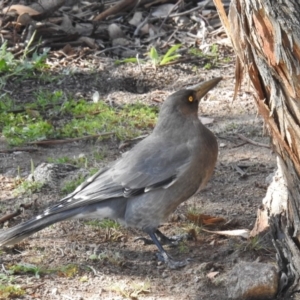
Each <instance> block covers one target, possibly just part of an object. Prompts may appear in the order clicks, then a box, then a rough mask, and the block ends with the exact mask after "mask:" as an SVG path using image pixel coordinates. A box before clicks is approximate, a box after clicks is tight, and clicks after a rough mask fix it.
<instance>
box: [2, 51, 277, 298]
mask: <svg viewBox="0 0 300 300" xmlns="http://www.w3.org/2000/svg"><path fill="white" fill-rule="evenodd" d="M231 55H232V54H231ZM97 64H98V67H99V68H98V71H97V72H96V73H92V74H91V73H88V72H81V73H76V74H72V75H65V76H61V79H60V80H59V82H57V81H56V82H53V83H48V84H43V82H38V81H35V80H28V81H26V82H20V83H17V82H14V83H11V84H10V85H8V87H7V89H8V90H10V91H11V92H12V97H14V98H15V99H17V100H18V101H32V99H33V94H34V92H35V91H36V90H37V88H43V89H48V90H50V91H53V90H55V89H62V90H63V91H64V92H66V93H70V94H72V95H75V96H76V97H79V96H84V97H86V98H88V99H91V97H92V94H93V93H94V92H95V91H98V92H99V93H100V95H101V97H102V99H103V100H104V101H108V102H110V103H121V104H122V103H124V102H130V101H131V102H134V101H144V102H147V103H149V104H153V105H160V102H163V100H164V99H165V97H166V96H167V95H169V94H170V93H172V92H174V91H176V90H178V89H180V88H181V87H185V86H187V85H190V84H195V83H197V82H199V81H201V80H205V79H209V78H211V77H216V76H224V80H223V81H222V82H221V83H220V84H219V85H218V86H217V87H216V88H215V89H214V90H213V91H211V92H210V93H209V95H208V96H207V97H206V98H205V99H203V101H202V103H201V108H200V111H199V115H200V116H201V117H206V118H210V119H211V120H210V121H209V124H207V126H208V127H209V128H210V129H211V130H212V131H213V132H214V133H215V134H216V136H217V138H218V143H219V159H218V163H217V166H216V169H215V172H214V175H213V177H212V179H211V180H210V182H209V184H208V186H207V188H206V189H205V190H204V191H202V192H201V193H199V194H197V195H195V196H194V197H193V198H192V199H190V200H188V201H187V202H185V203H183V204H182V205H181V206H180V207H178V209H177V210H176V211H175V212H174V215H173V216H171V217H170V221H169V222H168V223H166V224H163V226H162V227H161V228H160V229H161V231H162V232H163V233H165V234H166V235H167V236H172V235H174V234H179V233H183V232H186V231H188V230H191V225H190V222H189V221H188V220H186V217H185V214H186V212H187V211H188V209H189V208H191V207H193V208H195V210H197V211H201V213H203V214H208V215H212V216H217V217H223V218H224V219H225V220H226V221H227V222H229V221H230V223H229V225H226V229H240V228H247V229H250V230H251V229H252V227H253V225H254V222H255V217H256V211H257V209H258V207H259V206H260V204H261V201H262V199H263V197H264V195H265V193H266V187H267V183H266V178H267V176H268V175H269V174H271V173H272V172H273V171H274V168H275V155H274V154H273V152H272V150H271V149H270V148H266V147H260V146H257V145H253V144H250V143H246V142H245V141H244V140H242V139H240V138H239V135H243V136H246V137H247V138H249V139H251V140H253V141H255V142H259V143H263V144H266V145H268V144H269V138H268V136H267V135H266V134H265V133H264V131H263V122H262V120H261V118H260V117H259V116H258V115H257V113H256V108H255V104H254V101H253V98H252V94H251V91H249V90H247V87H246V86H244V87H243V88H242V90H241V91H240V92H239V95H238V98H237V99H236V100H235V101H233V100H232V97H233V90H234V64H233V62H231V63H226V64H225V63H224V65H219V66H218V67H217V68H214V69H212V70H208V71H207V70H204V69H203V68H202V67H201V65H199V66H197V67H195V65H194V64H193V65H192V64H178V65H173V66H168V67H164V68H158V69H157V70H154V69H153V68H152V67H151V66H142V69H140V67H138V66H137V65H131V64H125V65H121V66H115V65H114V64H113V63H112V61H111V60H110V59H107V60H104V59H103V60H102V61H99V62H97ZM206 121H207V119H206ZM1 141H2V142H3V143H1V146H0V147H1V148H0V149H6V148H7V146H6V144H5V140H4V139H3V138H2V140H1ZM119 145H120V141H118V140H117V139H116V138H115V137H114V136H112V137H111V138H110V139H108V140H105V141H88V142H86V141H85V142H84V141H82V142H76V143H72V144H65V145H58V146H52V147H43V148H42V147H40V148H38V151H36V152H32V153H28V152H14V153H10V154H7V153H6V154H0V172H1V173H2V175H1V177H0V187H1V190H0V199H1V215H5V214H6V213H8V212H12V211H14V210H15V208H17V207H18V206H19V205H20V204H21V203H34V205H33V207H32V208H31V209H28V210H25V211H24V212H23V213H22V214H21V215H20V216H18V217H16V218H15V219H14V220H11V221H9V224H6V226H7V225H9V226H11V225H13V224H16V223H19V222H21V221H22V220H25V219H28V218H29V217H30V216H32V215H33V214H36V213H37V212H38V211H40V210H42V209H43V208H45V207H46V206H47V205H49V203H50V202H54V201H56V200H59V198H60V197H61V196H60V194H59V192H58V191H56V190H49V189H42V191H41V192H39V193H35V194H33V195H30V196H18V197H15V196H14V194H13V192H12V186H13V182H14V180H15V178H16V176H17V175H18V174H20V175H21V176H23V177H25V176H28V175H29V174H30V168H31V167H30V165H31V160H33V162H34V165H35V166H38V165H39V164H41V163H43V162H46V161H47V158H49V157H53V158H55V157H60V156H69V157H78V156H79V155H81V154H85V155H86V157H89V154H90V153H92V152H93V151H95V150H99V151H105V153H107V155H106V157H105V160H104V161H103V163H101V164H98V165H97V164H96V163H95V165H96V166H97V167H101V166H103V165H104V164H106V163H108V162H109V161H112V160H114V159H116V158H117V157H119V156H120V155H121V153H122V152H123V151H124V149H119ZM127 149H128V148H127ZM127 149H126V150H127ZM239 168H240V169H239ZM240 170H242V171H244V172H245V174H243V173H242V172H239V171H240ZM203 228H204V229H209V230H217V229H224V228H225V227H224V226H223V227H222V226H219V227H203ZM141 235H143V233H142V232H138V231H135V230H132V229H125V228H122V229H117V230H112V229H111V230H106V229H101V228H97V227H93V226H90V225H87V224H86V223H84V222H83V221H65V222H62V223H58V224H55V225H53V226H51V227H50V228H47V229H45V230H43V231H41V232H39V233H37V234H35V235H34V236H32V237H30V238H28V239H26V240H25V241H24V242H22V243H20V244H19V245H17V246H15V247H14V248H7V249H3V250H2V252H1V264H2V266H3V269H2V271H1V272H2V273H3V272H5V269H8V268H9V267H10V266H12V265H16V264H18V263H22V264H25V263H27V264H33V265H35V266H38V267H39V268H44V269H55V268H61V267H62V266H67V265H70V264H71V265H74V272H73V273H72V272H71V271H70V272H52V273H49V274H43V273H41V274H40V276H34V275H33V274H19V275H17V277H16V282H17V283H18V284H19V285H20V286H21V287H23V288H24V289H25V290H26V294H25V295H24V297H23V298H22V299H45V300H46V299H74V300H75V299H78V300H79V299H149V300H150V299H170V300H182V299H218V300H223V299H224V300H225V299H227V292H226V278H227V274H228V271H229V270H230V269H231V268H232V267H233V265H234V264H235V263H237V262H238V261H241V260H244V261H255V260H256V261H269V262H270V261H271V262H275V254H274V252H273V251H272V248H271V247H270V244H269V242H268V240H267V237H265V239H262V240H260V241H259V243H258V244H255V243H254V242H253V241H250V240H249V241H247V240H243V239H242V238H238V237H235V238H234V237H224V236H220V235H216V234H212V233H207V232H205V231H201V230H200V232H199V233H197V234H195V236H194V240H192V241H186V242H185V243H184V244H181V245H179V246H177V247H172V248H167V251H169V253H170V254H171V255H172V256H174V257H175V258H178V259H184V258H187V257H189V258H191V261H190V263H189V264H188V265H187V266H186V267H184V268H182V269H179V270H169V269H168V268H167V267H166V266H165V265H164V264H161V263H160V262H158V261H157V259H156V255H155V253H156V252H157V249H156V247H155V246H154V245H143V243H142V242H141V241H138V242H137V241H135V239H136V238H137V237H138V236H141ZM99 253H102V254H103V255H102V256H101V257H103V259H98V260H93V259H91V258H92V257H93V254H99ZM212 272H219V273H218V274H217V275H216V276H215V277H213V278H211V279H210V278H209V277H208V276H207V275H211V273H212Z"/></svg>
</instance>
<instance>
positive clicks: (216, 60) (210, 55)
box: [189, 44, 231, 70]
mask: <svg viewBox="0 0 300 300" xmlns="http://www.w3.org/2000/svg"><path fill="white" fill-rule="evenodd" d="M189 54H191V55H193V56H196V57H199V58H203V59H205V61H206V63H205V64H204V66H203V68H204V69H205V70H210V69H213V68H217V67H218V66H220V65H221V64H222V63H228V62H230V61H231V58H230V57H225V58H221V57H220V53H219V46H218V45H217V44H212V45H211V46H210V47H209V50H208V52H206V53H204V52H203V51H202V50H200V49H198V48H191V49H189Z"/></svg>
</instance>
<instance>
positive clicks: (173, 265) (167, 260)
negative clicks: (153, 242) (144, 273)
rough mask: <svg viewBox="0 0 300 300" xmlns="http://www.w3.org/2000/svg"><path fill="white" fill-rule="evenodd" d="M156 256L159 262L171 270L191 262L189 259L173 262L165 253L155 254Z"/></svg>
mask: <svg viewBox="0 0 300 300" xmlns="http://www.w3.org/2000/svg"><path fill="white" fill-rule="evenodd" d="M156 256H157V258H158V260H159V261H162V262H164V263H165V264H166V265H167V266H168V267H169V268H170V269H172V270H175V269H179V268H182V267H185V266H186V265H187V264H189V262H190V261H191V259H190V258H186V259H185V260H181V261H178V260H175V259H174V258H173V257H171V256H170V255H168V254H167V253H157V254H156Z"/></svg>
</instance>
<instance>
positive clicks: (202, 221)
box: [186, 213, 225, 226]
mask: <svg viewBox="0 0 300 300" xmlns="http://www.w3.org/2000/svg"><path fill="white" fill-rule="evenodd" d="M186 217H187V219H188V220H190V221H191V222H193V223H195V224H196V225H208V226H210V225H216V224H219V223H222V222H225V219H224V218H221V217H213V216H210V215H203V214H193V213H188V214H187V215H186Z"/></svg>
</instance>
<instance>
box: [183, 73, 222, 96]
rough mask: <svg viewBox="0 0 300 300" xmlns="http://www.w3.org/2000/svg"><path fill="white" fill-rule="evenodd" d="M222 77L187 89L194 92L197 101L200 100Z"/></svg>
mask: <svg viewBox="0 0 300 300" xmlns="http://www.w3.org/2000/svg"><path fill="white" fill-rule="evenodd" d="M222 79H223V77H217V78H213V79H210V80H207V81H204V82H201V83H199V84H196V85H194V86H191V87H189V88H188V89H189V90H194V91H195V92H196V97H197V99H198V100H200V99H201V98H202V97H203V96H204V95H205V94H206V93H207V92H208V91H210V90H211V89H212V88H214V87H215V86H216V85H217V84H218V83H219V82H220V81H221V80H222Z"/></svg>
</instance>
